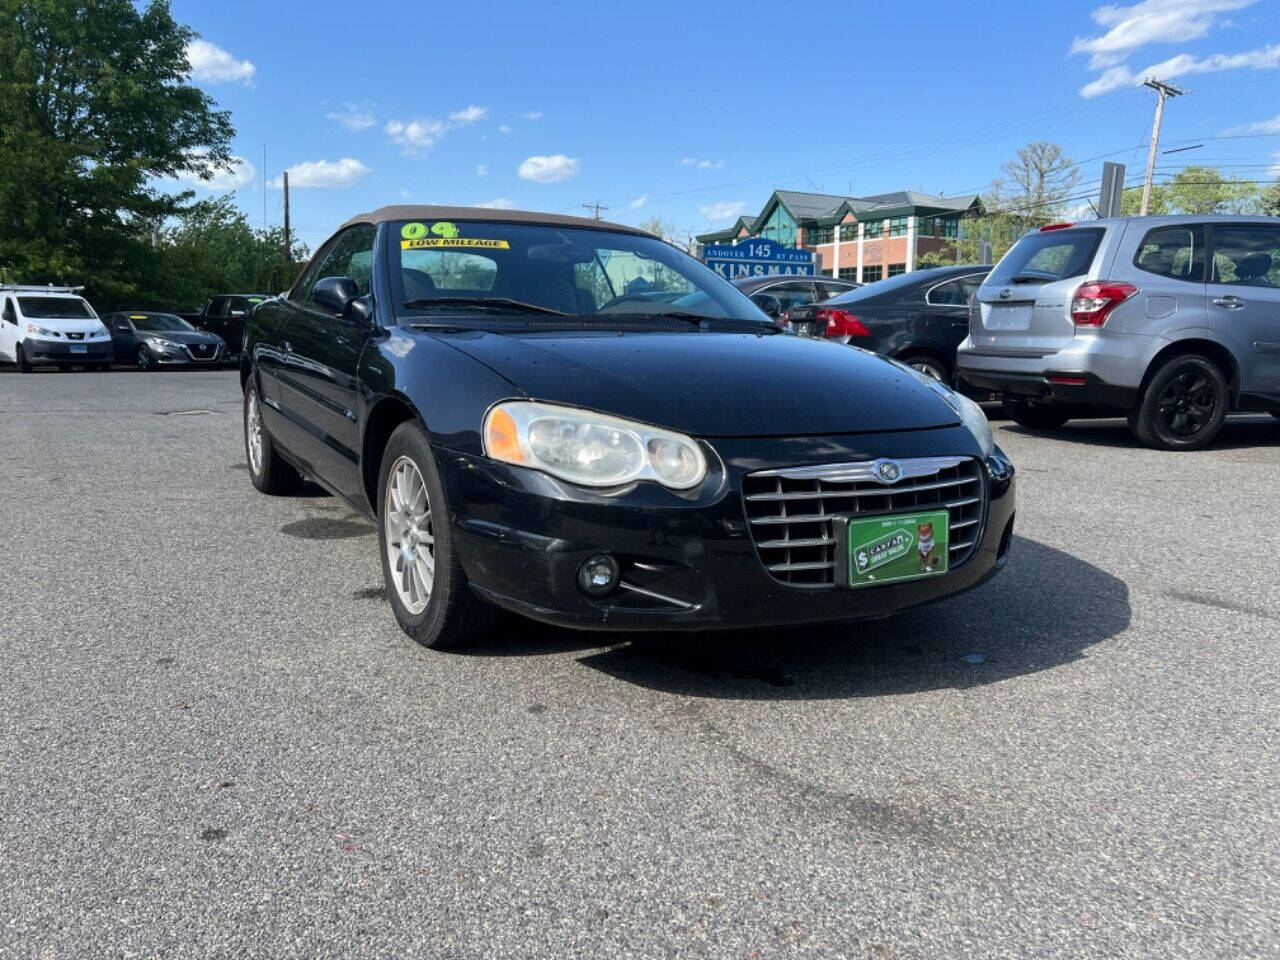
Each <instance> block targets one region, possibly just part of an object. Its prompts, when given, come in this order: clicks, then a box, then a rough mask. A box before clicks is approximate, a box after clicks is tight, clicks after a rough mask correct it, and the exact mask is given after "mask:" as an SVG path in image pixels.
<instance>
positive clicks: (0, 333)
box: [0, 295, 18, 363]
mask: <svg viewBox="0 0 1280 960" xmlns="http://www.w3.org/2000/svg"><path fill="white" fill-rule="evenodd" d="M17 344H18V314H17V311H15V310H14V308H13V297H10V296H8V295H5V296H4V303H3V305H2V306H0V357H3V358H4V359H5V360H8V361H9V362H11V363H12V362H13V361H15V360H16V359H17V349H18V348H17Z"/></svg>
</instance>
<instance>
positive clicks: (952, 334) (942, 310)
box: [923, 270, 987, 363]
mask: <svg viewBox="0 0 1280 960" xmlns="http://www.w3.org/2000/svg"><path fill="white" fill-rule="evenodd" d="M986 278H987V271H985V270H984V271H982V272H981V273H973V274H966V275H965V276H962V277H953V278H952V279H950V280H944V281H943V282H942V283H938V284H935V285H934V286H932V287H930V288H929V289H928V290H927V291H926V292H925V296H924V302H925V306H924V310H923V313H924V316H925V317H926V318H927V324H928V326H929V336H930V339H932V340H934V341H936V342H937V343H939V344H943V345H945V347H946V349H947V351H948V356H949V357H951V358H952V361H953V363H954V354H955V349H956V347H958V346H960V344H961V342H962V341H963V340H964V338H965V337H967V336H968V335H969V301H970V299H971V298H972V297H973V295H974V294H975V293H977V292H978V288H979V287H981V286H982V281H983V280H985V279H986Z"/></svg>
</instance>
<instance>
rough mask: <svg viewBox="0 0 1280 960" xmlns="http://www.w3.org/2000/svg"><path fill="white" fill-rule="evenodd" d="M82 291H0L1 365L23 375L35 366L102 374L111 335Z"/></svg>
mask: <svg viewBox="0 0 1280 960" xmlns="http://www.w3.org/2000/svg"><path fill="white" fill-rule="evenodd" d="M81 289H83V288H82V287H38V286H21V285H17V286H2V287H0V360H7V361H8V362H10V363H16V364H17V365H18V369H19V370H21V371H22V372H23V373H30V372H31V368H32V367H33V366H35V365H36V364H56V365H57V366H60V367H69V366H72V365H75V364H79V365H80V366H83V367H84V368H85V369H86V370H105V369H107V367H109V366H110V365H111V362H112V360H113V359H114V353H113V351H112V348H111V334H109V333H108V332H107V328H106V327H105V326H103V324H102V321H101V320H99V319H98V315H97V314H96V313H94V310H93V307H91V306H89V301H87V300H85V298H84V297H82V296H80V295H79V294H78V293H77V291H79V290H81Z"/></svg>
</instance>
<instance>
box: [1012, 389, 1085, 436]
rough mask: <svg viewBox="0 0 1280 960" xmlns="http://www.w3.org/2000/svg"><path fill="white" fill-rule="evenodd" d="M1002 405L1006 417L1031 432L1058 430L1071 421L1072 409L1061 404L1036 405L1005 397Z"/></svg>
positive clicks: (1031, 402)
mask: <svg viewBox="0 0 1280 960" xmlns="http://www.w3.org/2000/svg"><path fill="white" fill-rule="evenodd" d="M1000 405H1001V406H1002V407H1004V413H1005V416H1007V417H1008V418H1009V419H1010V420H1012V421H1013V422H1014V423H1016V424H1018V426H1020V427H1026V428H1027V429H1029V430H1056V429H1057V428H1058V427H1060V426H1062V425H1063V424H1064V423H1066V422H1067V421H1068V420H1070V419H1071V413H1072V411H1071V409H1070V408H1069V407H1067V406H1066V405H1065V404H1061V403H1036V402H1034V401H1031V400H1018V399H1015V398H1013V397H1005V398H1004V399H1003V400H1002V401H1001V402H1000Z"/></svg>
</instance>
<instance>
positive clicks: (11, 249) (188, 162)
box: [0, 0, 232, 306]
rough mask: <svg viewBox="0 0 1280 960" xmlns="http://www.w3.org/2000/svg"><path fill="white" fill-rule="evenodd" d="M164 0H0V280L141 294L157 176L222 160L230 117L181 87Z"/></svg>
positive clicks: (184, 32) (152, 234)
mask: <svg viewBox="0 0 1280 960" xmlns="http://www.w3.org/2000/svg"><path fill="white" fill-rule="evenodd" d="M194 38H195V34H194V33H193V32H192V31H191V30H190V29H188V28H186V27H184V26H182V25H180V24H178V23H177V22H175V21H174V19H173V17H172V16H171V15H170V12H169V5H168V3H167V2H165V0H153V2H151V3H149V4H148V5H147V6H145V7H144V8H141V9H139V8H138V7H136V6H135V5H134V4H133V3H131V2H130V0H0V64H2V65H3V67H0V157H3V162H2V163H0V223H2V224H3V225H4V229H3V231H2V232H0V276H3V278H4V279H7V280H23V281H30V282H46V281H64V282H65V281H75V282H78V283H83V284H85V285H86V286H87V287H88V288H89V293H90V294H91V295H93V296H94V297H95V298H97V300H98V301H100V302H101V303H102V304H103V305H104V306H110V305H112V304H114V303H118V302H121V301H122V300H125V299H127V298H131V297H133V296H136V295H138V294H140V293H145V292H146V291H148V290H149V289H150V277H151V274H152V271H153V269H154V267H155V259H156V257H155V250H156V245H155V239H156V233H157V231H158V229H159V227H160V225H161V224H162V223H163V222H164V221H165V220H166V219H167V218H170V217H172V216H174V215H175V214H179V213H181V212H182V211H183V210H184V209H185V207H186V206H187V205H188V204H189V202H190V200H191V197H192V194H191V193H190V192H189V191H185V192H175V193H170V192H166V191H164V190H161V189H160V188H159V187H158V186H157V181H158V180H164V179H172V178H174V177H177V176H179V175H181V174H184V173H195V174H196V175H199V176H208V175H210V174H212V173H213V172H214V171H216V170H218V169H221V168H225V167H226V166H227V165H228V163H229V159H230V157H229V144H230V140H231V136H232V127H231V121H230V117H229V115H228V114H227V113H226V112H223V111H219V110H217V109H215V104H214V102H213V101H212V100H211V99H210V98H209V97H208V96H206V95H205V94H204V93H203V92H202V91H200V90H199V89H197V88H196V87H194V86H192V85H191V84H190V83H189V78H190V72H191V71H190V65H189V64H188V61H187V54H186V48H187V44H188V43H189V42H190V41H191V40H192V39H194Z"/></svg>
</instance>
